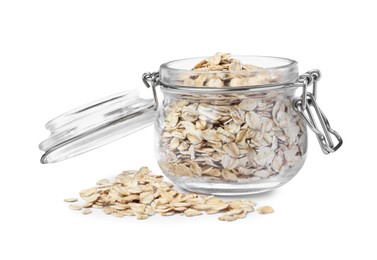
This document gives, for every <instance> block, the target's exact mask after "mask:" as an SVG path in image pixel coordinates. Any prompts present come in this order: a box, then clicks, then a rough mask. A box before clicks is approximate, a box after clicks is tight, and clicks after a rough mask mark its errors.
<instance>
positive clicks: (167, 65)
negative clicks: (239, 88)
mask: <svg viewBox="0 0 377 260" xmlns="http://www.w3.org/2000/svg"><path fill="white" fill-rule="evenodd" d="M232 57H233V58H235V59H244V58H258V59H269V60H280V61H284V62H286V64H284V65H277V66H269V67H262V68H260V69H255V70H253V71H247V70H245V71H237V73H245V74H247V73H250V72H258V71H262V70H266V69H275V70H278V69H285V68H288V67H291V66H294V65H297V64H298V62H297V61H295V60H293V59H289V58H284V57H276V56H264V55H232ZM205 59H208V57H204V56H201V57H194V58H183V59H176V60H172V61H168V62H165V63H163V64H161V66H160V70H163V69H167V70H172V71H181V72H188V71H193V70H191V69H181V68H175V67H173V66H172V65H173V64H175V63H179V62H183V61H190V60H191V61H197V60H199V61H201V60H205ZM253 65H255V64H253ZM193 72H196V71H193ZM197 72H198V73H203V74H211V73H229V71H221V70H212V71H205V70H201V71H197Z"/></svg>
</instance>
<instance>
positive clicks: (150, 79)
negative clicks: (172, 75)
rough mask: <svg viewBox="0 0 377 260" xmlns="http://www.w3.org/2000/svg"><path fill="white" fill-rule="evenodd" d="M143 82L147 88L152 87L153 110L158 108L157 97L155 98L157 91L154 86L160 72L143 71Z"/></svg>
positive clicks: (157, 81)
mask: <svg viewBox="0 0 377 260" xmlns="http://www.w3.org/2000/svg"><path fill="white" fill-rule="evenodd" d="M142 79H143V82H144V84H145V86H147V88H150V87H152V92H153V98H154V110H157V108H158V99H157V92H156V86H157V85H158V84H159V82H160V74H159V73H158V72H152V73H151V72H145V73H144V74H143V76H142Z"/></svg>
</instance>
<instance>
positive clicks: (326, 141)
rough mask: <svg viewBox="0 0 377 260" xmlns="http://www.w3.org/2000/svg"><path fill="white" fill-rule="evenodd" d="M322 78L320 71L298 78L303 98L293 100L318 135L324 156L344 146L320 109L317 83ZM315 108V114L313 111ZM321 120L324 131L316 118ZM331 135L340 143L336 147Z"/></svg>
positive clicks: (295, 108) (307, 73)
mask: <svg viewBox="0 0 377 260" xmlns="http://www.w3.org/2000/svg"><path fill="white" fill-rule="evenodd" d="M320 78H321V73H320V71H319V70H311V71H308V72H306V73H304V74H302V75H300V77H299V78H298V80H297V82H296V85H298V86H299V87H302V88H303V91H302V95H301V97H296V98H295V99H294V100H293V108H294V110H296V111H297V112H299V113H300V114H301V116H302V117H303V119H304V120H305V122H306V124H307V125H308V126H309V128H310V129H311V130H312V131H313V132H314V133H315V134H316V136H317V139H318V141H319V144H320V145H321V148H322V151H323V153H324V154H329V153H333V152H335V151H336V150H338V149H339V147H340V146H342V144H343V140H342V138H341V136H340V135H339V134H338V133H337V132H336V131H335V130H333V129H332V128H331V126H330V123H329V121H328V119H327V117H326V116H325V114H324V113H323V112H322V110H321V109H320V108H319V106H318V103H317V100H316V97H317V82H318V80H319V79H320ZM310 85H313V93H311V92H308V87H309V86H310ZM312 108H314V112H313V111H312ZM315 115H316V116H317V119H318V120H319V122H320V124H321V127H322V131H321V130H320V129H319V128H318V126H317V123H316V120H315V117H314V116H315ZM331 135H333V136H334V137H335V138H336V139H337V140H338V143H337V144H336V145H334V143H333V141H332V139H331Z"/></svg>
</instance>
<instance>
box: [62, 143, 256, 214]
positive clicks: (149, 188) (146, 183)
mask: <svg viewBox="0 0 377 260" xmlns="http://www.w3.org/2000/svg"><path fill="white" fill-rule="evenodd" d="M234 145H235V144H234V143H229V144H228V146H227V147H228V148H226V150H227V149H229V151H230V153H231V154H233V153H235V151H236V150H237V148H235V146H234ZM219 148H221V147H219ZM224 153H225V152H224ZM233 155H234V156H235V154H233ZM229 158H232V157H230V156H229ZM233 159H234V158H233ZM185 167H186V166H185ZM186 168H187V169H186ZM186 168H183V167H182V166H181V167H180V170H181V171H188V170H189V171H190V172H191V171H192V172H196V174H198V176H200V175H199V174H203V175H207V176H212V177H220V176H224V178H225V179H227V180H233V181H234V180H237V178H238V177H237V175H236V172H235V171H233V170H226V169H224V170H223V171H219V170H218V169H216V168H213V167H208V166H207V168H203V169H201V167H200V166H199V164H198V163H192V164H191V165H190V167H186ZM198 171H201V172H200V173H198ZM183 174H184V173H183ZM103 183H104V182H102V181H100V182H98V185H97V186H96V187H93V188H90V189H86V190H83V191H81V192H80V194H81V197H82V199H83V200H84V201H85V203H84V204H83V205H78V204H71V205H70V206H69V207H70V208H71V209H73V210H81V209H82V208H84V209H83V210H82V214H84V215H87V214H90V213H92V209H93V208H98V209H102V211H103V213H105V214H107V215H111V216H113V217H118V218H122V217H124V216H136V218H137V219H147V218H148V217H150V216H153V215H154V214H155V213H158V214H160V215H161V216H171V215H175V214H181V215H182V214H183V215H184V216H187V217H193V216H199V215H202V214H203V212H206V213H207V214H216V213H220V212H222V213H223V216H221V217H219V219H220V220H222V221H234V220H237V219H240V218H244V217H245V216H246V215H247V214H248V213H250V212H253V211H254V206H255V203H254V202H252V201H250V200H233V201H224V200H222V199H220V198H218V197H215V196H209V195H201V194H196V193H180V192H178V191H176V190H175V189H174V188H173V184H172V183H170V182H166V181H163V177H162V176H158V175H153V174H152V173H151V172H150V170H149V169H148V168H146V167H142V168H140V170H138V171H125V172H123V173H121V174H119V175H118V176H116V177H115V181H114V182H111V181H109V182H107V184H106V186H103Z"/></svg>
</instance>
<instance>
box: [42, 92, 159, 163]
mask: <svg viewBox="0 0 377 260" xmlns="http://www.w3.org/2000/svg"><path fill="white" fill-rule="evenodd" d="M154 105H155V103H154V100H153V99H143V98H140V97H139V92H138V91H137V90H129V91H125V92H121V93H117V94H114V95H111V96H108V97H106V98H102V99H100V100H96V101H94V102H91V103H89V104H86V105H84V106H80V107H77V108H75V109H73V110H71V111H68V112H66V113H64V114H62V115H60V116H58V117H56V118H55V119H53V120H51V121H49V122H48V123H47V124H46V129H47V130H49V131H50V132H51V135H50V136H49V137H48V138H47V139H46V140H44V141H43V142H42V143H41V144H40V145H39V149H40V150H42V151H44V152H45V154H44V155H43V156H42V158H41V163H43V164H45V163H54V162H59V161H62V160H65V159H68V158H71V157H74V156H76V155H79V154H82V153H85V152H87V151H90V150H93V149H95V148H98V147H100V146H102V145H105V144H107V143H110V142H112V141H115V140H117V139H119V138H122V137H124V136H126V135H129V134H131V133H133V132H135V131H137V130H139V129H141V128H144V127H146V126H148V125H150V124H152V123H153V121H154V117H155V110H154Z"/></svg>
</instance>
